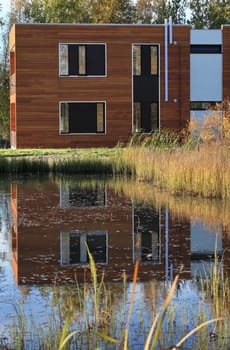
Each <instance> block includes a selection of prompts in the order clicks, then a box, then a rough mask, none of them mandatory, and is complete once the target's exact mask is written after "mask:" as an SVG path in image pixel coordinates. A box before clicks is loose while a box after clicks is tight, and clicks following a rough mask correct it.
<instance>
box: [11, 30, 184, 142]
mask: <svg viewBox="0 0 230 350" xmlns="http://www.w3.org/2000/svg"><path fill="white" fill-rule="evenodd" d="M173 36H174V37H173V39H174V44H173V45H169V48H168V51H169V91H168V92H169V101H168V102H165V101H164V89H165V81H164V26H163V25H159V26H151V25H150V26H149V25H148V26H147V25H146V26H145V25H143V26H135V25H64V24H63V25H62V24H60V25H45V24H41V25H40V24H34V25H29V24H18V25H15V27H14V29H13V31H12V32H11V35H10V47H14V46H15V71H16V120H17V121H16V124H17V147H18V148H25V147H57V148H60V147H80V146H82V147H90V146H106V145H107V146H114V145H116V144H117V142H118V141H121V142H125V141H127V140H128V139H129V137H130V136H131V134H132V84H133V82H132V44H133V43H153V44H159V48H160V49H159V52H160V122H161V126H162V127H172V128H181V127H184V126H185V123H186V120H187V119H188V118H189V95H190V92H189V86H190V84H189V56H190V55H189V49H190V27H189V26H175V27H173ZM59 43H84V44H89V43H104V44H106V52H107V61H106V64H107V76H106V77H59ZM60 101H67V102H68V101H103V102H106V133H105V134H104V135H90V134H89V135H59V102H60ZM173 101H174V102H173Z"/></svg>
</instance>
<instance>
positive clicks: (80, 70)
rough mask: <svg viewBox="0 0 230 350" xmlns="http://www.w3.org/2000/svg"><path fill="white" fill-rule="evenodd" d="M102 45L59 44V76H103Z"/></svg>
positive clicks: (103, 53) (104, 63) (104, 69)
mask: <svg viewBox="0 0 230 350" xmlns="http://www.w3.org/2000/svg"><path fill="white" fill-rule="evenodd" d="M105 67H106V61H105V45H104V44H60V49H59V69H60V75H61V76H68V75H70V76H105V74H106V68H105Z"/></svg>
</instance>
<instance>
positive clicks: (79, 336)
mask: <svg viewBox="0 0 230 350" xmlns="http://www.w3.org/2000/svg"><path fill="white" fill-rule="evenodd" d="M229 209H230V204H229V203H228V202H223V201H221V202H220V201H214V200H208V199H198V198H195V197H174V196H172V195H170V194H169V193H166V192H161V191H159V190H158V189H156V188H154V186H152V185H144V184H142V183H135V182H133V181H132V180H130V179H121V178H116V179H112V178H108V179H104V178H100V179H96V178H92V177H91V178H90V177H89V178H87V177H84V178H83V177H60V178H54V177H52V176H47V177H40V178H38V177H37V178H34V177H21V178H17V179H1V181H0V305H1V313H0V329H1V334H0V349H3V348H4V346H11V347H12V348H14V349H18V348H20V349H56V348H57V349H58V345H57V344H58V337H59V340H60V330H62V331H63V324H65V322H66V320H67V319H68V317H69V315H71V322H70V323H69V324H68V325H69V329H71V330H73V331H75V333H74V335H73V337H72V338H71V340H70V342H69V345H68V347H67V348H68V349H123V341H122V339H123V340H124V334H125V330H128V343H129V347H130V349H144V345H145V343H146V339H147V336H148V333H149V330H150V327H151V324H152V322H153V319H154V318H155V317H156V314H157V312H158V311H159V310H161V308H162V305H163V303H164V301H165V298H166V296H167V294H168V293H169V290H170V288H171V286H172V283H173V280H174V279H175V277H176V276H177V275H178V273H180V274H179V283H178V285H177V287H176V291H175V293H174V295H173V297H172V299H171V300H170V304H169V307H168V309H167V312H166V316H165V318H164V320H163V324H162V332H161V334H160V335H159V339H158V342H157V344H156V347H155V348H156V349H166V348H168V347H172V346H175V344H177V343H178V342H179V340H180V339H181V338H183V337H184V336H185V335H186V334H188V333H189V332H190V331H191V330H192V329H193V328H195V327H196V326H197V325H198V324H199V323H201V322H204V321H206V320H211V319H213V318H216V317H219V316H224V317H227V319H226V320H224V322H222V321H221V322H215V323H214V322H213V323H210V324H209V325H208V326H207V327H203V328H202V330H201V331H200V332H197V333H195V334H194V335H192V336H191V337H189V338H188V340H186V342H185V343H184V344H183V346H184V347H182V348H183V349H193V350H194V349H200V348H202V349H229V343H230V338H229V330H230V324H229V310H230V305H229V301H230V297H229V288H228V287H229V284H228V285H227V287H226V291H225V292H226V293H225V294H226V300H225V301H224V305H222V303H220V299H221V298H222V297H218V298H216V299H215V298H214V297H213V290H214V289H212V288H214V287H213V279H214V278H213V276H214V277H215V279H216V280H217V282H216V283H217V284H218V286H220V285H221V288H222V290H223V288H224V287H223V285H222V283H225V282H226V281H228V276H229V272H230V249H229V242H230V231H229V228H230V221H229ZM92 259H93V260H92ZM137 262H138V264H137ZM135 269H136V270H135ZM137 269H138V270H137ZM134 271H136V272H137V282H136V283H133V280H134V279H135V277H136V276H135V272H134ZM210 275H211V279H210ZM209 284H210V287H208V288H207V285H209ZM209 291H211V292H210V293H209ZM218 295H219V294H218ZM222 299H223V298H222ZM222 301H223V300H222ZM217 304H218V305H217ZM210 333H214V334H215V336H214V337H211V336H210ZM109 337H110V338H109ZM115 341H116V342H115Z"/></svg>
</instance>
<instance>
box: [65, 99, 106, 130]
mask: <svg viewBox="0 0 230 350" xmlns="http://www.w3.org/2000/svg"><path fill="white" fill-rule="evenodd" d="M63 103H65V104H67V103H68V104H69V103H76V104H80V103H81V104H83V103H85V104H89V103H94V104H96V105H98V104H103V106H104V132H66V133H62V132H61V111H62V104H63ZM106 109H107V105H106V101H59V136H70V135H79V136H80V135H95V136H96V135H97V136H104V135H106ZM68 122H69V121H68Z"/></svg>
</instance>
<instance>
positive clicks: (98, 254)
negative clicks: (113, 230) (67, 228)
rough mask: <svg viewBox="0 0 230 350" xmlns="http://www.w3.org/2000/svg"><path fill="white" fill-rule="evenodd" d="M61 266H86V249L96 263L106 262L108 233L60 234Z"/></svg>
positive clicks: (87, 257)
mask: <svg viewBox="0 0 230 350" xmlns="http://www.w3.org/2000/svg"><path fill="white" fill-rule="evenodd" d="M60 238H61V264H62V265H74V264H88V263H89V256H88V252H87V247H88V249H89V251H90V253H91V254H92V256H93V258H94V261H95V262H96V263H102V264H106V263H107V262H108V232H107V231H96V230H95V231H78V232H74V231H73V232H61V237H60Z"/></svg>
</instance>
